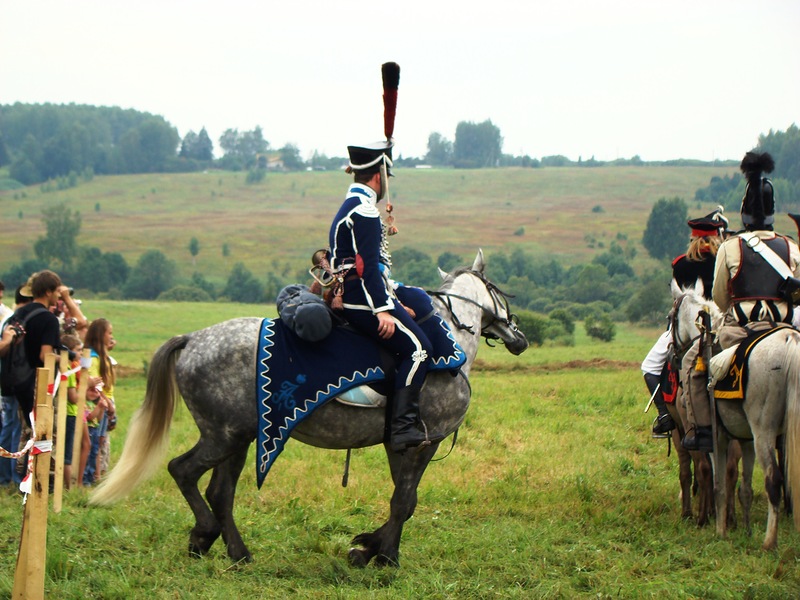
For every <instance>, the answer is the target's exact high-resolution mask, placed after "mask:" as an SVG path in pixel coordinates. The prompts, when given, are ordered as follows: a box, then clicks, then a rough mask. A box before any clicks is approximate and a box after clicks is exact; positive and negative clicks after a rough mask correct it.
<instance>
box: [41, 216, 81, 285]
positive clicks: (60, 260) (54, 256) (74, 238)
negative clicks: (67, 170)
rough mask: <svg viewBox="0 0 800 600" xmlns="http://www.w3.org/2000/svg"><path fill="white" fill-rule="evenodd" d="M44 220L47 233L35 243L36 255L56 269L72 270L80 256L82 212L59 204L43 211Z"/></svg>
mask: <svg viewBox="0 0 800 600" xmlns="http://www.w3.org/2000/svg"><path fill="white" fill-rule="evenodd" d="M42 214H43V217H42V222H43V223H44V225H45V228H46V230H47V233H46V234H45V235H44V236H42V237H40V238H38V239H37V240H36V242H34V244H33V251H34V252H35V253H36V257H37V258H39V260H42V261H44V262H46V263H48V264H51V265H53V266H54V267H55V268H56V269H59V268H61V269H62V270H66V271H70V270H71V267H72V263H73V261H74V260H75V258H76V257H77V256H78V234H79V233H80V231H81V213H79V212H77V211H75V212H74V213H73V212H72V209H70V208H69V207H67V205H66V204H65V203H63V202H62V203H61V204H57V205H55V206H53V207H51V208H48V209H45V210H44V211H42Z"/></svg>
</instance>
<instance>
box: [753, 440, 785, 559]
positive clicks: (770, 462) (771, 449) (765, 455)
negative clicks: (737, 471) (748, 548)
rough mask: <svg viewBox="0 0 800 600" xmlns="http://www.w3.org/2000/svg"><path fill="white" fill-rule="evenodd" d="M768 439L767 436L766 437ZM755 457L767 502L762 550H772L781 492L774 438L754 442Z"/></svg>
mask: <svg viewBox="0 0 800 600" xmlns="http://www.w3.org/2000/svg"><path fill="white" fill-rule="evenodd" d="M766 437H767V438H769V436H766ZM755 449H756V456H757V457H758V462H759V463H760V464H761V468H762V470H763V471H764V487H765V488H766V491H767V498H768V500H769V510H768V512H767V533H766V535H765V536H764V544H763V548H764V550H772V549H773V548H775V547H776V546H777V545H778V516H779V515H780V512H781V493H782V490H783V473H781V470H780V469H779V468H778V463H777V461H776V460H775V438H774V437H773V438H771V439H766V440H765V439H764V438H763V437H762V438H758V437H757V438H756V440H755Z"/></svg>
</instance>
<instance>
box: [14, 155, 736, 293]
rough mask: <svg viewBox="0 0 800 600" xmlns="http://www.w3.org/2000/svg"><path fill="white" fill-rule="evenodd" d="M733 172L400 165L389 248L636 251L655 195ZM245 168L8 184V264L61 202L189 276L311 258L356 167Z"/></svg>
mask: <svg viewBox="0 0 800 600" xmlns="http://www.w3.org/2000/svg"><path fill="white" fill-rule="evenodd" d="M733 171H734V169H733V168H732V167H726V168H723V167H603V168H578V167H573V168H548V169H481V170H473V171H469V170H465V171H461V170H458V171H456V170H452V169H450V170H436V169H430V170H427V169H426V170H414V169H405V170H404V169H398V170H397V177H395V178H393V179H392V188H391V196H392V200H393V202H394V204H395V215H396V217H397V224H398V227H399V228H400V234H399V235H397V236H396V237H394V238H393V239H392V250H393V251H396V250H397V249H399V248H403V247H405V246H410V247H413V248H415V249H417V250H421V251H423V252H425V253H427V254H429V255H430V256H431V257H433V258H434V259H435V258H436V257H438V256H439V255H440V254H442V253H443V252H453V253H455V254H458V255H460V256H462V257H463V258H464V260H465V261H467V260H471V258H472V257H473V256H474V255H475V251H476V250H477V248H478V247H479V246H480V247H483V249H484V250H485V251H486V252H487V253H491V252H494V251H499V250H503V251H506V252H510V251H512V250H513V249H514V248H521V249H523V250H524V251H526V252H528V253H531V254H534V255H542V254H546V255H551V256H553V257H555V258H556V259H557V260H559V261H560V262H563V263H564V264H566V265H571V264H575V263H580V262H588V261H590V260H591V258H592V257H593V256H594V255H595V254H596V253H598V252H602V251H603V248H608V246H609V245H610V243H611V242H612V241H614V240H618V241H619V243H621V244H622V245H623V246H626V245H628V244H632V245H635V246H636V247H637V250H638V256H639V259H638V262H639V263H641V261H642V260H646V258H645V257H646V253H645V252H644V251H643V249H642V247H641V238H642V233H643V232H644V229H645V226H646V223H647V218H648V216H649V214H650V211H651V209H652V206H653V204H654V203H655V202H656V201H657V200H658V199H659V198H662V197H666V198H672V197H675V196H678V197H681V198H684V199H685V200H686V201H687V203H688V204H689V206H690V212H691V213H692V214H695V213H697V214H705V213H706V212H708V211H709V210H711V207H698V206H697V205H696V204H695V203H694V200H693V199H694V193H695V191H696V190H697V189H698V188H701V187H705V186H706V185H708V182H709V180H710V179H711V177H712V176H715V175H717V176H722V175H729V174H731V173H732V172H733ZM245 177H246V174H245V173H231V172H215V171H212V172H207V173H193V174H165V175H131V176H115V177H96V178H94V180H92V181H90V182H81V183H80V184H79V185H78V187H75V188H72V189H68V190H64V191H49V192H43V191H42V190H41V188H39V187H31V188H27V189H25V190H17V191H5V192H0V273H2V272H4V271H5V270H7V269H8V268H9V267H10V266H11V265H13V264H15V263H17V262H19V261H20V259H21V258H23V257H27V258H31V257H33V251H32V246H33V241H34V240H35V239H36V238H38V237H39V236H41V235H43V234H44V226H43V224H42V220H41V216H42V210H43V209H44V208H46V207H48V206H53V205H56V204H59V203H61V202H66V203H68V205H69V206H70V207H71V208H72V209H73V210H76V211H79V212H80V213H81V217H82V221H83V224H82V228H81V236H80V240H79V243H80V244H81V245H86V246H97V247H99V248H101V249H102V250H103V251H104V252H121V253H122V254H123V256H124V257H125V259H126V260H127V261H128V263H129V264H130V265H134V264H135V263H136V261H137V260H138V258H139V256H140V255H141V254H142V253H144V252H145V251H147V250H149V249H153V248H155V249H158V250H161V251H162V252H164V253H165V254H166V255H167V256H168V257H169V258H171V259H172V260H174V261H175V262H176V263H177V266H178V270H179V274H180V276H181V277H184V278H189V277H190V276H191V275H192V273H193V272H194V271H200V272H201V273H203V274H204V275H205V277H206V278H207V279H208V280H209V281H211V282H213V283H215V284H224V282H225V280H226V279H227V276H228V274H229V272H230V269H231V267H232V266H233V264H234V263H236V262H243V263H244V264H245V266H246V267H247V268H248V269H250V270H251V271H252V272H253V273H254V274H255V275H256V276H257V277H258V278H259V279H262V280H264V279H265V278H266V275H267V273H270V272H281V271H283V270H284V269H286V268H289V269H290V272H295V271H296V270H298V269H299V268H303V269H305V268H307V267H308V266H309V265H308V264H307V263H308V262H309V259H310V256H311V254H312V253H313V252H314V251H315V250H317V249H318V248H321V247H324V246H326V245H327V235H328V227H329V225H330V219H331V218H332V216H333V213H334V212H335V211H336V208H337V207H338V205H339V203H340V201H341V199H342V198H343V194H344V192H345V190H346V188H347V185H348V181H349V180H350V178H348V176H346V175H345V174H343V173H340V172H304V173H286V174H280V173H278V174H270V175H268V176H267V177H266V179H265V180H264V181H263V182H262V183H260V184H258V185H246V184H245ZM687 236H688V231H687ZM193 237H195V238H197V240H198V241H199V244H200V252H199V254H198V255H197V257H196V260H195V261H193V260H192V257H191V255H190V253H189V250H188V248H189V242H190V240H191V239H192V238H193ZM565 239H566V240H568V242H567V243H565ZM225 244H227V246H228V250H229V255H228V256H223V251H222V249H223V245H225Z"/></svg>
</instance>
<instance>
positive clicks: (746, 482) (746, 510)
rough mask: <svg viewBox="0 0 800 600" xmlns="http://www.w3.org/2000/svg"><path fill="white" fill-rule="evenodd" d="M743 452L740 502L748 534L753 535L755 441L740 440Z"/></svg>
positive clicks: (743, 522)
mask: <svg viewBox="0 0 800 600" xmlns="http://www.w3.org/2000/svg"><path fill="white" fill-rule="evenodd" d="M739 447H740V448H741V454H742V483H741V485H740V486H739V504H741V505H742V524H743V525H744V528H745V531H747V535H752V533H753V530H752V529H751V527H750V507H752V506H753V468H754V467H755V464H756V456H755V450H754V447H753V442H747V441H743V440H740V441H739Z"/></svg>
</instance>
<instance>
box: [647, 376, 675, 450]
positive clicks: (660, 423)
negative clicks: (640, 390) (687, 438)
mask: <svg viewBox="0 0 800 600" xmlns="http://www.w3.org/2000/svg"><path fill="white" fill-rule="evenodd" d="M644 383H645V385H647V389H648V390H649V391H650V395H651V396H652V395H653V393H654V392H655V396H653V403H654V404H655V405H656V408H657V409H658V417H657V418H656V421H655V423H654V424H653V433H654V434H655V435H664V434H666V433H669V432H670V431H672V430H673V429H675V421H673V420H672V415H670V414H669V410H668V409H667V404H666V402H664V394H662V393H661V389H659V390H658V391H656V388H658V385H659V384H660V383H661V377H659V376H658V375H653V374H652V373H645V374H644Z"/></svg>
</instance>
